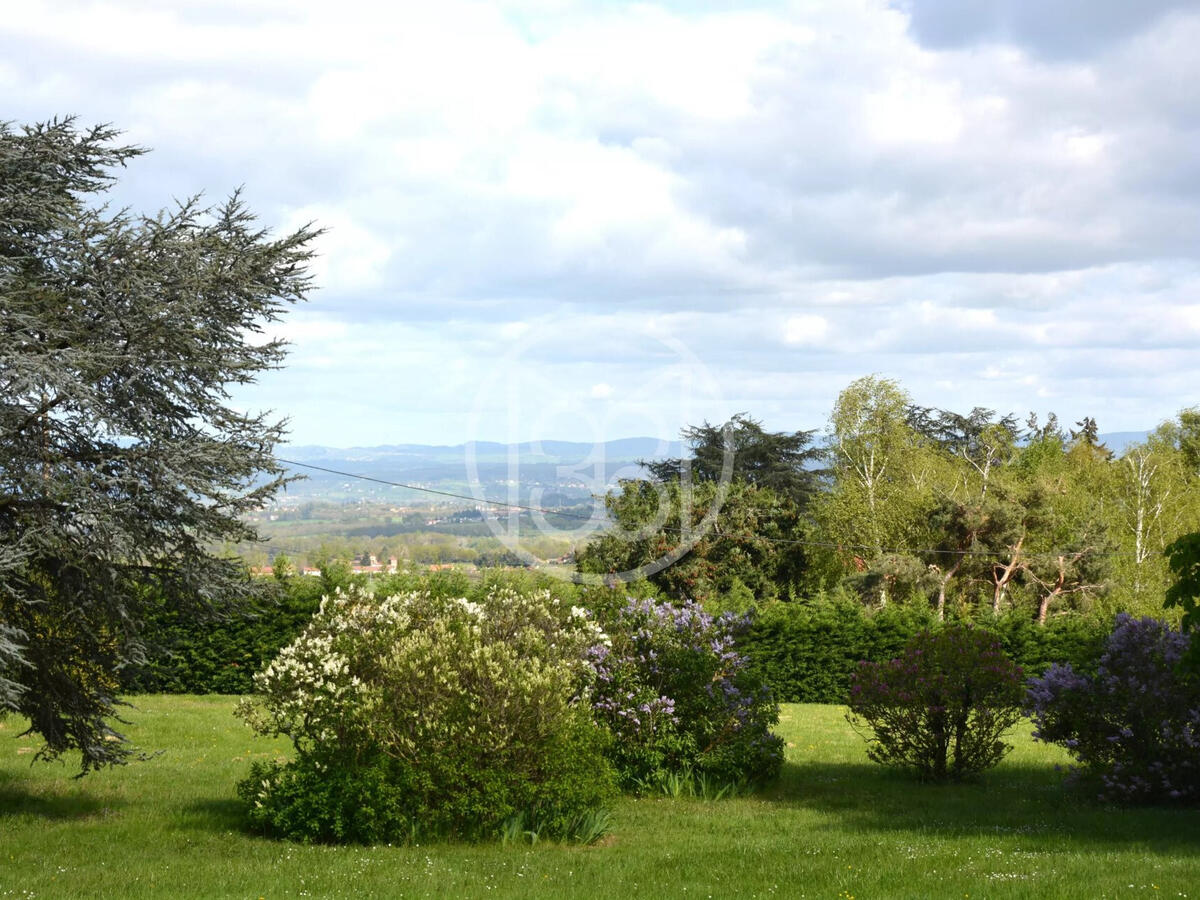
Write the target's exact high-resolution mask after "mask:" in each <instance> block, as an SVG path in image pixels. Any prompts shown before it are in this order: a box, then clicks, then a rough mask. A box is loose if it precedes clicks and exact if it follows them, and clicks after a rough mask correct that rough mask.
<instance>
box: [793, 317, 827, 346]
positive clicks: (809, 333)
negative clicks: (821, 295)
mask: <svg viewBox="0 0 1200 900" xmlns="http://www.w3.org/2000/svg"><path fill="white" fill-rule="evenodd" d="M828 333H829V320H828V319H826V318H825V317H824V316H817V315H800V316H791V317H790V318H789V319H788V320H787V322H786V323H784V329H783V340H784V342H785V343H788V344H801V345H810V344H818V343H820V342H821V341H823V340H824V339H825V337H826V335H827V334H828Z"/></svg>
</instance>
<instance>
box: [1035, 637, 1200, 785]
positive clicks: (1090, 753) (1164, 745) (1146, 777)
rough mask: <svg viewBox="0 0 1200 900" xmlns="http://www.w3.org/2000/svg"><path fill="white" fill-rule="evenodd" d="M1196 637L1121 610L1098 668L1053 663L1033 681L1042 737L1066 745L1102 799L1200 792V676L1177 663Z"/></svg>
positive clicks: (1037, 723)
mask: <svg viewBox="0 0 1200 900" xmlns="http://www.w3.org/2000/svg"><path fill="white" fill-rule="evenodd" d="M1188 643H1189V640H1188V636H1187V635H1184V634H1180V633H1179V632H1178V631H1175V630H1173V629H1172V628H1171V627H1170V626H1168V625H1167V624H1166V623H1164V622H1160V621H1158V620H1156V619H1149V618H1145V619H1135V618H1132V617H1131V616H1129V615H1127V614H1125V613H1122V614H1121V615H1119V616H1117V619H1116V626H1115V628H1114V629H1113V632H1112V635H1111V636H1110V637H1109V640H1108V644H1107V646H1106V648H1105V651H1104V654H1103V655H1102V656H1101V658H1100V666H1099V668H1098V669H1097V671H1096V673H1095V674H1094V675H1087V674H1081V673H1079V672H1076V671H1075V670H1074V669H1073V668H1072V667H1071V666H1069V665H1064V666H1058V665H1056V666H1051V667H1050V669H1049V670H1048V671H1047V672H1046V674H1045V675H1044V676H1042V677H1041V678H1035V679H1033V680H1032V681H1030V684H1029V692H1028V694H1027V696H1026V707H1027V709H1028V711H1029V714H1030V716H1031V717H1032V718H1033V722H1034V725H1035V731H1034V737H1035V738H1037V739H1038V740H1042V741H1046V742H1048V743H1055V744H1061V745H1062V746H1064V747H1066V748H1067V750H1068V751H1070V753H1071V754H1072V755H1073V756H1074V757H1075V759H1076V761H1077V762H1078V763H1079V764H1080V767H1081V769H1077V770H1076V771H1077V772H1080V771H1082V772H1086V773H1088V774H1091V775H1093V776H1096V777H1097V778H1098V779H1099V782H1100V796H1101V799H1105V800H1115V801H1121V802H1154V801H1166V802H1178V803H1191V804H1195V803H1197V802H1198V801H1200V681H1198V680H1197V679H1196V678H1195V677H1194V676H1191V675H1189V674H1187V673H1186V672H1183V671H1182V670H1181V669H1180V666H1179V663H1180V661H1181V660H1182V659H1183V657H1184V654H1185V653H1186V652H1187V649H1188Z"/></svg>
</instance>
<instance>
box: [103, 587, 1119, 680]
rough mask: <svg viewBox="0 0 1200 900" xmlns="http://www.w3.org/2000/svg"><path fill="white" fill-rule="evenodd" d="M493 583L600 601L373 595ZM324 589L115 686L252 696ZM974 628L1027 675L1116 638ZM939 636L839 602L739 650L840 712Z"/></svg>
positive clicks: (153, 624)
mask: <svg viewBox="0 0 1200 900" xmlns="http://www.w3.org/2000/svg"><path fill="white" fill-rule="evenodd" d="M500 582H502V583H508V584H511V585H512V586H513V587H514V588H516V589H528V588H531V587H547V588H550V589H551V590H552V591H553V593H554V594H555V596H558V597H560V599H561V600H562V601H563V602H578V603H580V604H581V605H585V606H586V605H591V606H594V605H596V604H600V603H604V602H606V597H603V596H598V595H597V592H595V591H587V590H583V591H581V590H580V589H578V588H576V587H575V586H574V585H571V584H568V583H565V582H562V581H556V580H555V579H550V578H539V577H537V576H535V575H530V574H526V573H510V572H502V571H497V572H496V573H494V574H493V573H489V574H488V576H487V577H485V578H484V579H483V581H482V582H477V583H471V582H469V581H467V579H466V578H465V576H463V575H462V573H456V572H447V573H438V574H436V575H431V576H394V577H392V578H387V579H381V580H380V581H379V582H378V583H377V584H376V585H375V589H376V590H382V591H385V592H388V593H394V592H397V591H403V590H418V589H420V590H429V591H431V592H433V593H435V594H446V595H451V594H452V595H455V596H469V597H476V595H482V594H483V593H485V592H487V591H488V590H490V587H491V586H492V585H494V584H496V583H500ZM330 589H331V585H330V582H329V581H327V580H326V579H324V578H292V579H288V581H287V582H286V587H285V589H284V590H281V591H279V598H278V601H277V603H275V604H260V605H259V606H258V607H256V608H253V609H250V610H247V611H246V612H244V613H242V614H241V615H239V616H236V617H232V618H229V619H226V620H224V621H217V622H211V621H210V622H202V621H197V620H195V619H193V618H188V617H181V616H180V615H179V614H177V613H170V612H165V611H164V612H163V613H161V614H159V615H158V616H156V617H154V618H152V619H151V620H149V621H148V622H147V623H146V626H145V630H144V634H145V637H146V639H147V642H148V644H149V647H148V654H147V656H148V658H147V661H146V663H145V664H144V665H142V666H138V667H130V668H127V669H126V670H125V671H124V672H123V673H122V686H123V688H124V690H125V691H127V692H129V693H188V694H248V693H251V692H252V691H253V684H252V682H251V678H252V676H253V675H254V673H255V672H257V671H258V670H259V669H261V668H262V667H263V666H265V665H266V664H267V663H268V662H269V661H270V660H271V659H273V658H274V657H275V654H276V653H278V652H279V650H280V648H282V647H283V646H285V645H286V644H288V643H289V642H291V640H292V639H293V638H295V637H296V635H298V634H299V633H300V631H301V630H302V629H303V628H304V626H305V625H306V624H307V623H308V620H309V619H310V618H311V617H312V614H313V613H314V612H316V609H317V607H318V606H319V605H320V602H321V595H322V593H326V592H328V591H329V590H330ZM599 593H601V594H606V593H607V592H599ZM614 596H616V595H615V594H614ZM621 599H623V595H621ZM976 624H977V625H979V626H980V627H984V628H987V629H988V630H990V631H994V632H995V633H996V634H997V635H998V636H999V637H1000V640H1001V642H1002V644H1003V646H1004V650H1005V653H1007V654H1008V656H1009V658H1010V659H1012V660H1013V661H1014V662H1016V663H1017V664H1018V665H1020V666H1021V667H1022V668H1023V669H1024V670H1025V673H1026V675H1040V674H1041V673H1042V672H1044V671H1045V669H1046V667H1047V666H1049V664H1050V663H1052V662H1069V663H1071V665H1072V666H1073V667H1074V668H1075V669H1076V670H1077V671H1084V672H1092V671H1094V669H1095V666H1096V661H1097V660H1098V659H1099V656H1100V653H1101V652H1102V648H1103V645H1104V642H1105V640H1106V639H1107V638H1108V635H1109V633H1110V632H1111V630H1112V628H1111V625H1110V624H1109V623H1107V622H1104V621H1098V620H1096V619H1093V618H1090V617H1085V616H1075V615H1069V616H1061V617H1059V618H1056V619H1052V620H1051V621H1050V622H1049V623H1048V624H1046V625H1037V624H1036V623H1034V622H1032V621H1030V620H1029V619H1028V618H1027V617H1025V616H1016V615H1014V616H1006V617H1002V618H1000V619H995V620H985V621H977V622H976ZM935 625H936V623H935V622H934V620H933V618H932V616H931V614H930V613H928V612H927V611H925V610H923V609H921V608H919V607H915V608H914V607H907V606H903V605H894V606H890V607H888V608H886V609H883V610H879V611H875V612H872V611H867V610H864V609H863V607H861V606H860V605H858V604H857V603H854V602H852V601H846V600H841V599H837V600H821V601H818V602H811V603H809V602H804V601H796V602H791V603H776V604H773V605H772V606H770V607H769V608H768V609H766V610H765V611H764V612H762V613H761V614H760V615H759V616H758V618H757V620H756V621H755V623H754V626H753V627H752V628H751V630H750V632H749V633H748V634H746V635H745V636H744V637H743V638H742V639H741V641H740V642H739V650H740V652H741V653H743V654H745V655H746V656H747V657H749V660H750V669H751V670H752V671H753V672H754V673H755V674H757V675H758V676H760V677H762V678H763V679H764V680H765V681H766V682H767V683H768V684H769V685H771V686H772V688H773V689H774V691H775V695H776V697H777V698H778V699H779V700H780V701H782V702H785V703H786V702H798V703H842V702H844V701H845V699H846V694H847V692H848V690H849V685H850V674H851V672H853V670H854V668H855V666H856V665H857V664H858V662H859V660H863V659H867V660H871V661H873V662H882V661H884V660H888V659H892V658H893V657H895V656H898V655H899V654H900V651H901V649H902V648H903V647H904V645H905V643H907V641H908V639H909V638H910V637H911V636H912V635H913V634H915V633H916V632H918V631H920V630H921V629H923V628H927V627H933V626H935Z"/></svg>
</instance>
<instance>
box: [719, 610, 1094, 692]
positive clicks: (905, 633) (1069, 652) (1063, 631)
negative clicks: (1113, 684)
mask: <svg viewBox="0 0 1200 900" xmlns="http://www.w3.org/2000/svg"><path fill="white" fill-rule="evenodd" d="M936 624H937V623H936V622H935V621H934V619H933V617H932V615H931V614H929V613H928V612H926V611H925V610H922V609H913V608H910V607H903V606H892V607H888V608H886V609H883V610H879V611H877V612H870V611H867V610H864V609H863V608H862V607H861V606H858V605H856V604H854V603H850V602H844V601H830V602H825V603H820V604H813V605H810V604H807V603H802V602H800V603H779V604H775V605H774V606H772V607H770V608H768V609H767V610H766V611H764V612H763V613H762V615H760V616H759V617H758V619H757V620H756V621H755V623H754V626H753V627H752V628H751V629H750V632H749V633H748V634H746V635H745V636H743V637H742V639H741V640H740V641H739V644H738V650H739V651H740V652H741V653H743V654H745V655H746V656H748V657H749V658H750V668H751V670H752V671H754V672H755V673H757V674H758V675H759V676H760V677H762V678H763V679H764V680H765V681H766V682H767V683H768V684H770V685H771V686H772V688H774V690H775V696H776V699H777V700H779V701H780V702H781V703H845V702H846V697H847V696H848V694H849V690H850V679H851V675H852V674H853V672H854V670H855V669H856V668H857V666H858V663H859V661H860V660H869V661H870V662H886V661H887V660H889V659H894V658H895V657H897V656H899V655H900V652H901V651H902V650H903V648H904V646H905V644H906V643H908V640H909V639H910V638H911V637H912V636H913V635H915V634H917V633H918V632H919V631H922V630H923V629H926V628H932V627H936ZM975 624H976V625H978V626H979V627H981V628H986V629H987V630H988V631H991V632H993V633H995V634H996V635H997V636H998V637H999V638H1000V642H1001V645H1002V646H1003V648H1004V652H1005V655H1006V656H1008V657H1009V659H1011V660H1012V661H1013V662H1015V663H1016V664H1017V665H1019V666H1020V667H1021V668H1022V669H1024V670H1025V672H1026V674H1028V675H1040V674H1041V673H1042V672H1044V671H1045V670H1046V669H1047V668H1048V667H1049V666H1050V664H1051V663H1070V664H1071V665H1072V666H1073V667H1074V668H1075V669H1076V670H1077V671H1084V672H1093V671H1095V668H1096V663H1097V660H1098V659H1099V658H1100V654H1101V652H1103V648H1104V643H1105V641H1106V640H1107V638H1108V635H1109V633H1110V631H1111V630H1112V629H1111V626H1110V625H1109V624H1108V623H1107V622H1103V621H1098V620H1095V619H1090V618H1085V617H1083V616H1063V617H1061V618H1057V619H1052V620H1051V621H1050V622H1049V623H1047V624H1046V625H1037V624H1036V623H1034V622H1032V621H1030V620H1029V619H1027V618H1026V617H1024V616H1004V617H1001V618H999V619H991V618H986V619H977V620H976V621H975Z"/></svg>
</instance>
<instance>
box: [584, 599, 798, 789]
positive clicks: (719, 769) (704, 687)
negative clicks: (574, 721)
mask: <svg viewBox="0 0 1200 900" xmlns="http://www.w3.org/2000/svg"><path fill="white" fill-rule="evenodd" d="M749 624H750V619H749V617H748V616H736V615H734V614H732V613H726V614H724V615H722V616H719V617H717V618H714V617H713V616H711V615H709V614H708V613H706V612H704V610H703V609H701V608H700V606H699V605H698V604H696V603H692V602H688V603H684V604H683V605H682V606H675V605H672V604H669V603H665V602H657V601H654V600H645V599H637V598H633V597H630V598H628V599H627V600H626V602H625V603H624V604H623V605H618V606H616V607H615V608H613V609H610V610H608V611H607V613H606V614H604V625H605V632H606V633H607V635H608V639H606V640H604V641H602V642H599V643H597V644H595V645H594V646H593V647H592V648H591V649H590V651H589V658H590V660H591V662H592V665H593V667H594V669H595V673H596V677H595V685H594V687H593V691H592V706H593V709H594V711H595V715H596V716H597V718H598V719H599V720H600V721H602V722H604V723H605V724H606V725H607V726H608V728H609V729H610V731H611V732H612V734H613V735H614V738H615V740H614V742H613V744H612V745H611V750H610V757H611V759H612V760H613V762H614V763H615V765H616V767H617V771H618V772H619V774H620V778H621V782H622V784H623V785H625V786H626V787H630V788H635V789H645V788H650V787H657V786H659V785H662V784H663V783H664V782H665V781H666V779H668V778H669V777H671V776H679V775H690V776H693V777H696V778H702V779H704V780H705V783H706V784H719V785H721V786H729V785H742V784H747V783H750V782H761V781H765V780H768V779H770V778H773V777H775V776H776V775H777V774H778V772H779V767H780V765H781V764H782V761H783V741H782V740H781V739H780V738H778V737H776V736H775V735H773V734H771V731H770V729H771V726H772V725H774V724H775V723H776V722H778V721H779V704H777V703H776V702H775V701H774V699H773V698H772V696H771V693H770V690H769V689H768V688H767V686H766V684H765V683H764V682H763V681H762V679H761V678H760V677H759V676H757V675H755V674H753V673H751V672H750V671H749V669H748V668H747V665H746V660H745V658H744V657H743V656H741V655H740V654H739V653H737V652H736V650H735V649H734V643H735V640H736V639H737V637H738V636H739V635H741V634H743V633H744V632H745V631H746V629H747V628H748V627H749Z"/></svg>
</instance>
